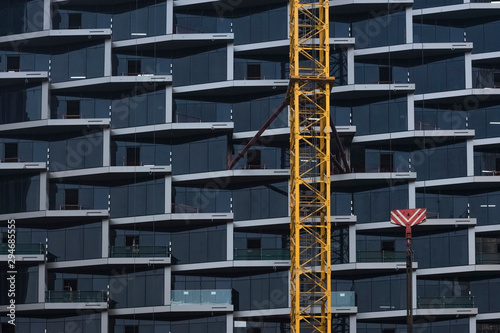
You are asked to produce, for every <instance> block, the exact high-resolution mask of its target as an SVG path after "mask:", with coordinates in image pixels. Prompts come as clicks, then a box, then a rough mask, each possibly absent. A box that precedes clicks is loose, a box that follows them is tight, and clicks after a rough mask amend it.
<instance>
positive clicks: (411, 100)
mask: <svg viewBox="0 0 500 333" xmlns="http://www.w3.org/2000/svg"><path fill="white" fill-rule="evenodd" d="M406 109H407V110H408V115H407V117H408V130H409V131H414V130H415V95H413V94H408V99H407V107H406ZM417 130H418V128H417Z"/></svg>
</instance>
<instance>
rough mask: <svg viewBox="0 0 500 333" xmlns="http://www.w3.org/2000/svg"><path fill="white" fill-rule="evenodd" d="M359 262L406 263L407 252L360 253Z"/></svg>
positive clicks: (357, 256) (357, 257)
mask: <svg viewBox="0 0 500 333" xmlns="http://www.w3.org/2000/svg"><path fill="white" fill-rule="evenodd" d="M356 260H357V262H400V261H406V252H405V251H358V252H357V253H356Z"/></svg>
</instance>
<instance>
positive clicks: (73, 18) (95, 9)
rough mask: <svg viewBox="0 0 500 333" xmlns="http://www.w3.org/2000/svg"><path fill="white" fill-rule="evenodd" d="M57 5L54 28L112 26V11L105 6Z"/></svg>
mask: <svg viewBox="0 0 500 333" xmlns="http://www.w3.org/2000/svg"><path fill="white" fill-rule="evenodd" d="M63 6H64V4H62V5H61V6H60V7H56V8H55V10H54V13H53V15H52V29H96V28H101V29H102V28H105V29H109V28H111V17H112V15H111V11H110V10H108V11H107V12H106V9H107V8H109V7H105V6H89V5H85V6H78V5H71V8H65V7H63Z"/></svg>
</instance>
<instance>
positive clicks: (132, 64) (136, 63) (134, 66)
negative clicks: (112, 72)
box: [127, 59, 142, 76]
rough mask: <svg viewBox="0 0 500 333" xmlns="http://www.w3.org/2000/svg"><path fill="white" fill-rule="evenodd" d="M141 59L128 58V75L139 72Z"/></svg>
mask: <svg viewBox="0 0 500 333" xmlns="http://www.w3.org/2000/svg"><path fill="white" fill-rule="evenodd" d="M141 73H142V71H141V60H137V59H136V60H134V59H129V60H128V61H127V74H128V75H129V76H134V75H139V74H141Z"/></svg>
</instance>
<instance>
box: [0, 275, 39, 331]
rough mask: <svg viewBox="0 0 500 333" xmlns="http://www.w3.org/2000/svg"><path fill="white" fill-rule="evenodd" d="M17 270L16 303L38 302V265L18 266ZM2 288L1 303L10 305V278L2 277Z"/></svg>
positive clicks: (0, 284) (0, 282)
mask: <svg viewBox="0 0 500 333" xmlns="http://www.w3.org/2000/svg"><path fill="white" fill-rule="evenodd" d="M16 272H17V273H16V282H15V283H16V288H15V300H16V304H29V303H38V266H33V267H22V266H21V267H16ZM6 277H8V276H6ZM0 288H1V289H0V304H2V305H10V300H11V299H12V295H9V290H10V280H7V279H6V278H3V279H1V280H0ZM16 319H17V318H16ZM16 323H17V322H16Z"/></svg>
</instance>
